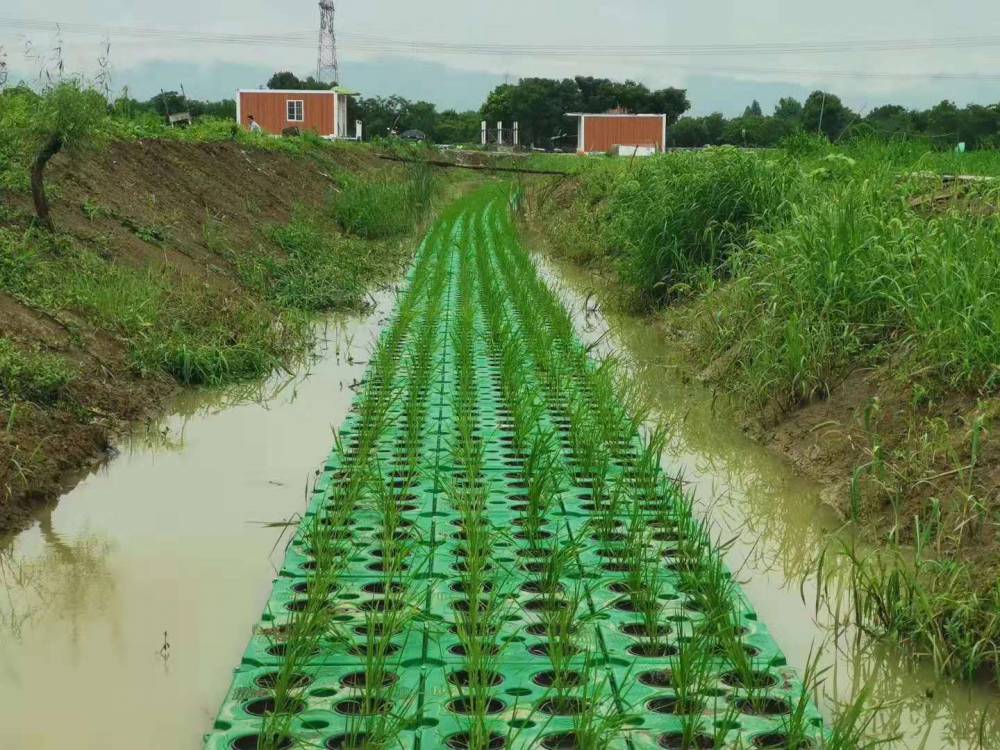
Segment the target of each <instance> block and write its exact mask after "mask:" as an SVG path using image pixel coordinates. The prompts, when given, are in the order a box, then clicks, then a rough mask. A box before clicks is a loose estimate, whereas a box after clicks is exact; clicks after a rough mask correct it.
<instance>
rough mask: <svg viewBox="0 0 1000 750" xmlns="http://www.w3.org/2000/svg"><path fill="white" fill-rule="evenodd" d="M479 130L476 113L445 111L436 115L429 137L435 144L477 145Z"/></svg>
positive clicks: (479, 123)
mask: <svg viewBox="0 0 1000 750" xmlns="http://www.w3.org/2000/svg"><path fill="white" fill-rule="evenodd" d="M480 128H481V120H480V117H479V113H478V112H456V111H455V110H453V109H446V110H445V111H444V112H441V113H440V114H439V115H438V118H437V124H436V125H435V127H434V132H433V133H432V135H431V137H432V138H433V140H434V141H435V143H479V137H480Z"/></svg>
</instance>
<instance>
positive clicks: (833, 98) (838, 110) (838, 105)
mask: <svg viewBox="0 0 1000 750" xmlns="http://www.w3.org/2000/svg"><path fill="white" fill-rule="evenodd" d="M852 119H854V113H852V112H851V110H849V109H848V108H847V107H846V106H844V103H843V102H842V101H841V100H840V97H839V96H837V95H836V94H830V93H828V92H825V91H814V92H813V93H811V94H810V95H809V98H808V99H806V103H805V104H804V105H803V106H802V127H804V128H805V129H806V130H807V131H809V132H811V133H823V134H824V135H825V136H826V137H827V138H829V139H830V140H837V139H838V138H840V137H841V136H842V135H843V134H844V132H845V131H846V130H847V127H848V126H849V125H850V124H851V120H852Z"/></svg>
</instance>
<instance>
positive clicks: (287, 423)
mask: <svg viewBox="0 0 1000 750" xmlns="http://www.w3.org/2000/svg"><path fill="white" fill-rule="evenodd" d="M392 303H393V294H392V292H391V291H387V292H384V293H382V294H380V295H379V298H378V308H377V309H375V310H372V311H371V312H370V313H368V314H366V315H363V316H350V317H348V316H345V317H342V318H339V319H334V320H332V321H331V322H330V323H329V325H327V326H323V327H321V328H319V329H317V333H318V338H319V347H318V349H317V352H316V356H314V357H310V358H308V359H306V360H304V361H303V362H301V363H300V366H299V367H298V368H296V369H295V370H294V371H293V372H290V373H287V372H285V373H279V374H276V375H275V376H274V377H272V378H270V379H269V380H268V381H267V382H266V383H265V384H263V386H260V387H254V388H239V389H230V390H225V391H218V390H217V391H201V392H193V393H187V394H184V395H182V396H181V397H179V398H178V399H177V400H176V402H175V403H174V404H173V409H174V411H173V413H171V414H170V416H168V417H166V418H164V419H162V420H158V421H156V422H155V423H150V424H148V425H145V426H143V427H142V428H141V429H137V430H136V431H135V433H134V434H133V435H131V436H130V438H129V439H128V440H124V441H122V443H121V452H120V453H119V455H118V457H117V458H115V459H114V460H112V461H110V462H109V463H108V464H107V465H105V466H103V467H101V468H100V469H98V470H97V471H95V472H93V473H91V474H90V475H89V476H87V477H85V478H84V479H83V481H81V483H80V484H79V485H78V486H77V487H76V488H75V489H74V490H73V491H72V492H70V493H68V494H67V495H65V496H64V497H63V498H61V499H60V501H59V503H58V504H56V505H54V506H53V507H52V508H49V509H46V510H44V511H42V512H39V514H38V515H37V516H36V522H35V524H34V526H33V527H32V528H31V529H29V530H27V531H25V532H24V533H22V534H19V535H18V536H17V537H16V538H14V539H9V540H0V587H2V588H0V748H3V750H48V748H53V749H56V748H60V749H61V748H66V747H85V748H101V750H118V749H119V748H121V750H125V749H126V748H128V749H129V750H131V749H132V748H135V747H142V748H143V749H144V750H146V748H150V749H155V750H160V749H161V748H162V749H163V750H178V749H179V748H197V747H200V745H201V737H202V735H203V734H204V732H205V731H207V730H208V729H209V728H210V727H211V724H212V720H213V718H214V716H215V713H216V711H217V710H218V706H219V704H220V702H221V700H222V697H223V696H224V695H225V693H226V690H227V688H228V685H229V682H230V679H231V675H232V669H233V667H234V666H235V665H237V664H238V663H239V661H240V655H241V653H242V651H243V649H244V648H245V647H246V641H247V636H248V634H249V632H250V630H251V628H252V626H253V624H254V623H255V622H256V621H257V619H258V618H259V617H260V613H261V611H262V609H263V607H264V602H265V600H266V597H267V594H268V592H269V590H270V581H271V579H272V578H273V577H274V570H275V566H276V565H278V564H280V559H281V558H282V557H283V550H282V546H283V541H282V540H283V539H286V540H287V535H288V533H289V529H288V528H287V527H286V526H285V525H284V523H283V521H284V520H285V519H294V518H296V517H297V514H299V513H301V511H302V509H303V507H304V494H303V493H304V489H305V488H307V487H308V484H309V482H310V481H312V480H313V478H314V476H315V471H316V467H317V466H319V465H320V464H321V462H322V461H323V459H324V458H325V457H326V455H327V453H328V452H329V450H330V446H331V444H332V442H333V441H332V435H331V428H332V426H333V425H337V424H340V423H341V422H342V421H343V419H344V417H345V416H346V414H347V411H348V409H349V407H350V404H351V400H352V399H353V396H354V393H353V391H352V390H351V385H352V384H353V383H355V382H356V381H357V380H358V379H360V378H361V377H363V373H364V369H365V361H366V359H367V357H368V352H369V351H370V347H371V345H372V344H373V343H374V341H375V339H376V337H377V336H378V334H379V332H380V330H381V328H382V326H383V324H384V322H385V317H384V316H385V315H387V314H388V313H389V311H390V310H391V308H392Z"/></svg>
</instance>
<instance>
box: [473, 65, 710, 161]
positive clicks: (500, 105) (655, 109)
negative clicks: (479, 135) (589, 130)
mask: <svg viewBox="0 0 1000 750" xmlns="http://www.w3.org/2000/svg"><path fill="white" fill-rule="evenodd" d="M690 106H691V105H690V102H688V99H687V92H686V91H684V90H683V89H674V88H667V89H660V90H659V91H650V90H649V89H648V88H647V87H646V86H644V85H643V84H641V83H636V82H635V81H624V82H617V81H612V80H610V79H608V78H594V77H590V76H577V77H576V78H567V79H563V80H561V81H560V80H554V79H551V78H524V79H522V80H521V81H519V82H518V83H517V84H503V85H501V86H497V87H496V88H495V89H493V91H491V92H490V94H489V96H488V97H487V99H486V102H485V103H484V104H483V107H482V109H481V110H480V114H481V115H482V118H483V119H485V120H486V121H487V122H489V123H490V127H494V126H495V123H496V122H498V121H503V122H505V123H510V122H513V121H515V120H517V121H518V122H520V125H521V134H522V140H523V141H524V142H525V143H530V144H533V145H537V146H545V147H549V146H552V145H554V144H556V143H559V142H560V141H561V140H572V139H573V138H574V137H575V135H576V133H575V126H574V124H573V123H572V122H571V121H569V120H567V119H566V117H565V115H566V114H567V113H569V112H577V111H579V112H593V113H600V112H607V111H608V110H610V109H614V108H617V107H621V108H623V109H625V110H627V111H629V112H635V113H656V114H665V115H667V119H668V122H669V123H670V124H673V123H674V122H676V121H677V119H678V118H679V117H680V116H681V115H682V114H684V112H686V111H687V110H688V109H689V108H690Z"/></svg>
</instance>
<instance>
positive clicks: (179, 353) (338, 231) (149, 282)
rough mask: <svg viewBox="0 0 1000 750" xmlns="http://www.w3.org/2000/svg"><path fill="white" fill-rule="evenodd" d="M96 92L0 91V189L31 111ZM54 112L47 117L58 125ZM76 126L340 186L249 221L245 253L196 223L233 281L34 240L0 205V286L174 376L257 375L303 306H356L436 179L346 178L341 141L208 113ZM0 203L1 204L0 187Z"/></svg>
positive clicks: (279, 353) (275, 361)
mask: <svg viewBox="0 0 1000 750" xmlns="http://www.w3.org/2000/svg"><path fill="white" fill-rule="evenodd" d="M95 96H96V97H98V99H99V98H100V97H99V95H97V94H95V92H93V91H91V90H89V89H87V88H86V87H84V86H82V85H81V84H79V83H74V82H66V83H60V84H58V85H55V86H53V87H52V88H51V89H49V90H47V91H46V92H44V93H43V94H41V95H39V94H37V93H35V92H32V91H30V90H28V89H25V88H14V89H9V90H7V91H4V92H0V191H3V190H7V191H9V192H12V193H21V194H25V193H27V192H28V189H29V179H28V174H29V172H30V167H31V164H32V162H33V161H34V159H35V158H36V152H37V146H38V142H39V139H40V138H43V136H44V137H46V138H47V137H49V136H48V135H46V134H44V133H41V134H40V133H39V132H38V129H39V127H38V126H35V125H34V124H33V112H35V111H36V110H37V108H38V107H39V106H42V105H45V106H46V107H48V109H54V110H59V109H60V107H65V108H66V109H67V112H69V113H71V112H72V110H73V108H74V107H78V106H80V103H81V102H86V103H88V106H89V105H90V104H92V103H93V101H94V98H95ZM58 114H59V112H58V111H57V112H56V113H55V114H54V115H53V117H52V118H50V119H53V121H59V122H61V121H62V120H60V117H58V116H57V115H58ZM62 119H66V118H62ZM89 131H92V132H90V133H89V137H88V140H89V141H92V142H93V143H98V142H110V141H114V140H118V141H122V140H125V141H127V140H137V139H148V138H157V139H170V140H180V141H185V142H191V143H211V142H218V141H223V140H230V141H236V142H238V143H240V144H241V145H242V146H245V147H247V148H253V149H266V150H282V151H286V152H288V153H290V154H293V155H295V156H296V157H298V158H303V159H314V160H316V161H317V162H320V163H321V164H322V165H323V166H324V168H327V169H336V170H337V172H338V177H339V180H340V182H341V183H342V185H343V187H342V189H341V190H340V191H339V193H338V194H337V195H336V196H331V200H330V202H329V204H328V205H327V206H326V207H325V208H322V209H310V210H308V211H307V210H304V209H303V210H300V211H299V212H298V213H297V214H296V215H295V216H294V217H293V218H292V219H291V221H289V222H288V223H287V224H284V225H279V226H272V227H266V226H261V227H260V232H259V241H258V242H256V243H254V244H253V245H252V246H251V247H249V248H247V247H240V248H233V247H230V246H228V245H227V243H226V237H225V229H226V228H225V226H224V225H223V224H222V223H221V222H214V221H210V222H209V223H208V224H206V226H205V240H206V245H208V246H209V247H210V248H211V249H213V250H214V251H215V252H217V253H219V254H220V255H222V256H223V257H224V258H226V259H228V260H229V261H230V262H231V263H232V264H233V266H234V267H235V269H236V276H237V278H238V280H239V281H240V282H241V284H242V286H243V287H244V288H243V290H222V289H219V288H214V287H212V286H209V285H204V284H201V283H198V282H195V281H193V280H189V279H187V278H185V277H184V276H182V275H180V274H175V273H171V272H169V271H163V270H149V269H146V270H143V269H135V268H131V267H127V266H125V265H124V264H120V263H116V262H115V261H114V260H113V259H109V257H110V256H112V255H113V253H106V252H98V251H97V250H91V249H89V247H84V246H82V245H81V244H80V243H78V242H77V241H76V240H75V239H74V238H72V237H70V236H66V235H56V236H46V234H45V233H43V232H40V231H37V230H36V229H32V228H28V227H26V226H25V223H24V221H23V220H22V219H21V218H20V217H18V216H16V215H14V214H13V213H12V212H10V211H7V210H5V211H3V212H2V213H0V292H6V293H7V294H11V295H13V296H15V297H17V298H19V299H21V300H22V301H24V302H25V303H27V304H29V305H30V306H33V307H37V308H40V309H43V310H45V311H47V312H53V311H59V310H67V311H72V312H80V313H83V314H84V315H85V316H86V317H87V318H88V320H89V321H90V322H92V323H93V324H95V325H96V326H97V327H99V328H102V329H105V330H108V331H110V332H112V333H113V334H114V335H116V336H117V337H119V338H120V339H121V340H123V341H124V342H125V343H126V345H127V347H128V349H129V351H130V354H131V357H132V362H133V365H134V366H135V368H136V369H137V370H139V371H140V372H143V373H145V372H150V371H162V372H165V373H167V374H169V375H170V376H172V377H174V378H176V379H177V380H178V381H180V382H182V383H185V384H208V385H218V384H223V383H227V382H232V381H237V380H246V379H253V378H258V377H261V376H263V375H266V374H267V373H268V372H270V371H272V370H273V369H275V368H276V367H278V366H280V365H281V364H282V363H283V362H285V361H287V360H288V359H289V357H291V356H293V355H294V354H295V353H297V352H300V351H302V350H303V349H304V348H305V346H306V345H307V344H308V342H309V334H308V319H307V314H308V313H315V312H321V311H327V310H334V309H347V308H357V307H360V306H361V305H362V304H363V302H364V297H365V293H366V292H367V290H368V289H369V288H370V287H371V285H372V284H373V283H375V282H377V281H381V280H384V279H386V278H388V277H389V276H390V275H391V274H392V273H393V271H394V270H395V269H397V268H398V266H399V265H400V263H401V261H402V260H403V258H404V256H405V255H406V253H405V252H404V249H403V248H402V247H401V246H400V239H401V238H402V236H403V235H405V234H406V233H407V232H409V231H411V230H412V229H413V227H414V226H415V225H416V224H417V223H418V221H419V219H420V218H421V217H422V216H423V214H424V213H425V212H426V211H427V210H428V207H429V205H430V202H431V200H432V199H433V196H434V195H435V188H436V182H435V180H434V179H433V177H432V176H431V174H430V173H429V171H428V170H426V169H423V170H418V169H414V170H410V171H409V172H407V173H405V174H403V175H398V174H396V175H394V177H395V179H394V180H393V181H390V180H389V179H388V178H387V177H385V176H383V175H381V174H380V173H372V174H368V175H365V176H355V175H352V174H350V173H349V172H347V170H345V169H343V168H342V167H339V166H338V165H337V164H336V163H334V161H333V160H332V159H331V158H330V156H331V154H332V152H333V151H336V150H339V149H343V148H347V147H345V146H343V145H340V144H329V143H327V142H325V141H322V140H321V139H319V138H318V137H315V136H313V135H309V134H306V135H303V136H301V137H298V138H267V137H264V136H261V135H255V134H250V133H247V132H244V131H243V129H242V128H239V127H238V126H237V125H236V123H230V122H222V121H212V120H206V121H201V122H199V123H197V124H195V125H194V126H192V127H190V128H186V129H181V128H166V127H164V126H163V125H162V123H161V122H159V121H158V120H157V119H155V118H150V117H145V116H144V117H141V118H139V119H131V118H128V117H124V116H123V115H122V114H121V113H119V112H116V111H114V109H113V108H111V109H109V110H108V111H107V112H106V113H105V114H104V115H103V116H100V115H99V116H98V117H97V118H96V120H95V122H93V123H92V125H91V127H90V128H89ZM53 132H55V131H53ZM60 133H61V131H60ZM49 135H51V134H49ZM56 135H57V136H59V134H58V133H57V134H56ZM43 140H44V138H43ZM357 148H360V147H357ZM86 205H88V204H85V209H84V210H86ZM0 206H4V207H5V209H6V205H5V203H4V201H3V200H2V192H0ZM56 229H57V230H58V227H56ZM137 236H139V237H140V238H141V239H144V240H146V241H147V242H153V243H155V244H161V243H162V242H163V241H164V240H165V238H164V237H163V236H162V235H160V234H150V233H146V234H144V233H143V231H141V230H140V231H137Z"/></svg>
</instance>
